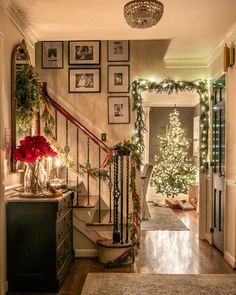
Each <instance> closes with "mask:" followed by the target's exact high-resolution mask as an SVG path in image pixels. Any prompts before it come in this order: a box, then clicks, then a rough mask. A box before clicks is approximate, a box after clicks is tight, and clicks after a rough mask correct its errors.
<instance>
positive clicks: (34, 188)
mask: <svg viewBox="0 0 236 295" xmlns="http://www.w3.org/2000/svg"><path fill="white" fill-rule="evenodd" d="M56 155H57V153H56V152H55V151H53V149H52V148H51V147H50V144H49V143H48V142H47V140H46V138H45V137H44V136H26V137H25V138H24V139H23V140H21V141H20V145H19V146H17V148H16V149H15V151H14V152H13V156H14V157H15V158H16V160H17V161H20V162H24V163H25V164H26V168H25V174H24V192H25V193H29V194H33V195H35V194H44V193H46V191H47V183H48V175H47V173H46V171H45V159H46V158H48V157H55V156H56Z"/></svg>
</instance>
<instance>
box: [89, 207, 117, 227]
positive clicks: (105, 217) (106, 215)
mask: <svg viewBox="0 0 236 295" xmlns="http://www.w3.org/2000/svg"><path fill="white" fill-rule="evenodd" d="M111 221H113V214H111ZM87 225H88V226H92V225H113V222H110V210H101V222H99V210H97V211H96V212H95V214H94V216H93V219H92V220H91V222H89V223H87Z"/></svg>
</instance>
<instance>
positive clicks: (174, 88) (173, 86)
mask: <svg viewBox="0 0 236 295" xmlns="http://www.w3.org/2000/svg"><path fill="white" fill-rule="evenodd" d="M143 91H149V92H155V93H166V94H168V95H170V94H172V93H179V92H187V91H196V92H197V93H198V95H199V98H200V105H201V115H200V169H201V171H202V172H206V171H207V169H208V130H209V101H210V94H209V83H208V81H207V80H202V79H200V80H194V81H184V80H180V81H174V80H169V79H165V80H163V81H161V82H151V81H149V80H145V79H137V80H135V81H133V82H132V83H131V93H132V96H133V111H135V112H136V121H135V126H134V128H135V136H134V138H133V141H134V142H135V143H136V144H137V146H138V152H137V154H138V156H139V159H140V161H141V159H142V153H143V151H144V132H145V131H146V126H145V123H144V112H143V106H142V104H143V99H142V96H141V93H142V92H143Z"/></svg>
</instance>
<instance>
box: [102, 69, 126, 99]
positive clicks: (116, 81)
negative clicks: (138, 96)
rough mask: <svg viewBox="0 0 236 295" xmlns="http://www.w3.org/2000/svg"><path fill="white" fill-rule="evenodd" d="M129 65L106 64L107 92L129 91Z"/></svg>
mask: <svg viewBox="0 0 236 295" xmlns="http://www.w3.org/2000/svg"><path fill="white" fill-rule="evenodd" d="M129 72H130V69H129V65H119V66H114V65H109V66H108V74H107V76H108V92H109V93H119V92H122V93H127V92H129V76H130V73H129Z"/></svg>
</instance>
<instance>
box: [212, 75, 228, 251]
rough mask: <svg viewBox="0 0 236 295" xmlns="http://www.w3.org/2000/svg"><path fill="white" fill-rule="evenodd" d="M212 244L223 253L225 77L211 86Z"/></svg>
mask: <svg viewBox="0 0 236 295" xmlns="http://www.w3.org/2000/svg"><path fill="white" fill-rule="evenodd" d="M213 91H214V95H213V110H212V112H213V128H212V131H213V134H212V139H213V144H212V157H213V220H212V223H213V244H214V245H215V246H216V247H217V248H218V249H219V250H220V251H222V252H223V251H224V192H225V190H224V188H225V77H224V76H223V77H221V78H220V79H218V80H217V81H216V82H215V83H214V86H213Z"/></svg>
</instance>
